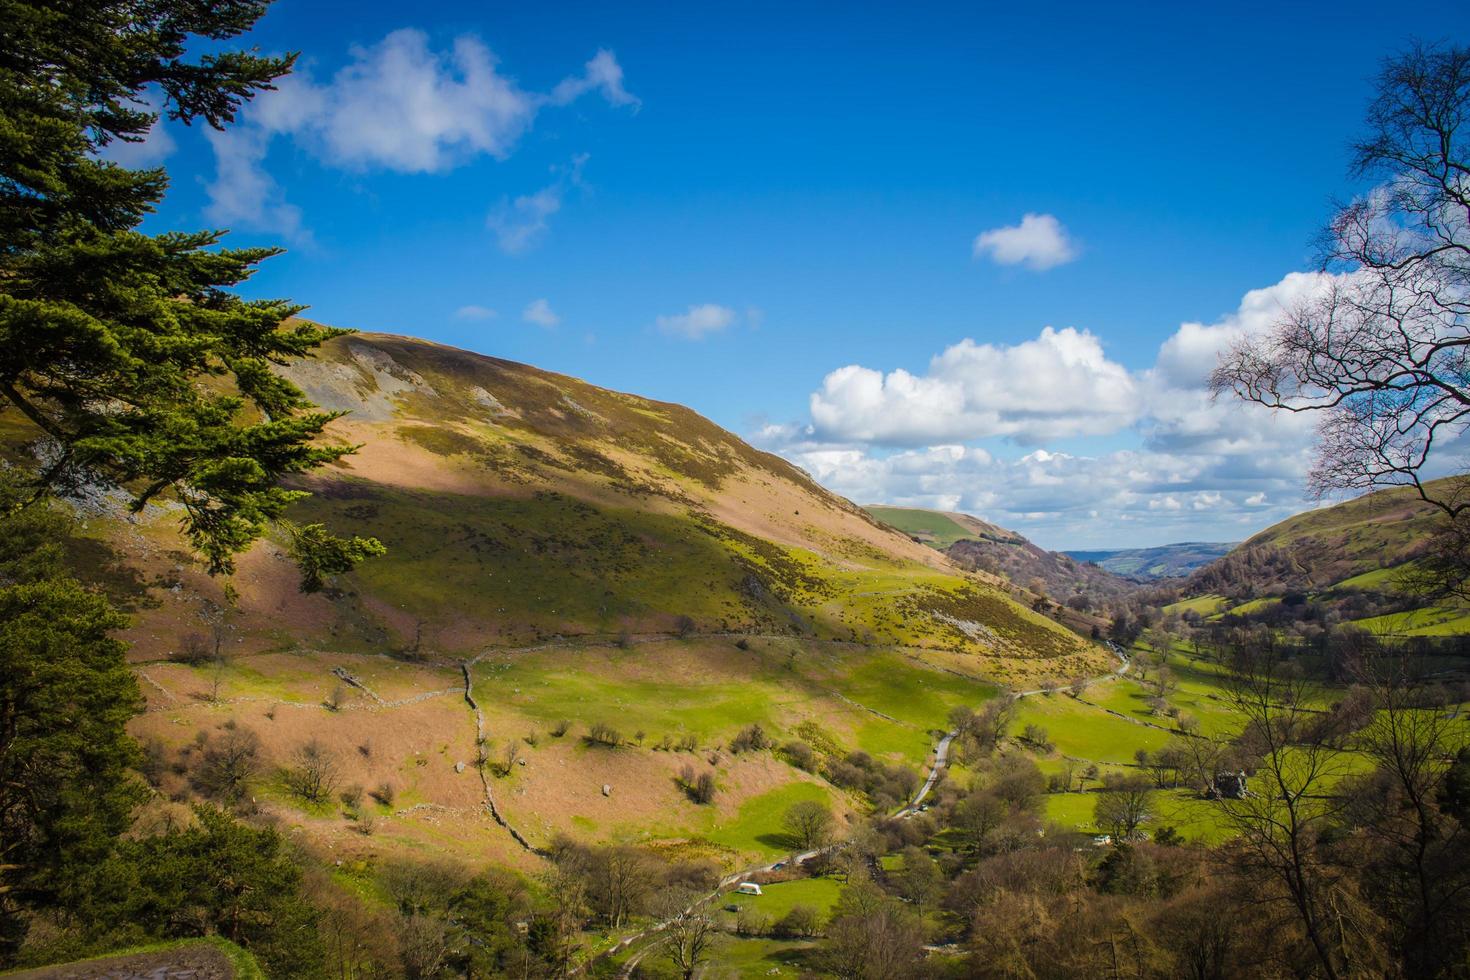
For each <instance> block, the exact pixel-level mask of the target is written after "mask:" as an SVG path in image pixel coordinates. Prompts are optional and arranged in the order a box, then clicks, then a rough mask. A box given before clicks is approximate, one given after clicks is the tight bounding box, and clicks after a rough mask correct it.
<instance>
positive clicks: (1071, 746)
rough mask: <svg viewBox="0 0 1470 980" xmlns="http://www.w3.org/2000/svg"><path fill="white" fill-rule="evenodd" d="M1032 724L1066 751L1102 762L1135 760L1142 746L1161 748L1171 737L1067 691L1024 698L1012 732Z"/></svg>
mask: <svg viewBox="0 0 1470 980" xmlns="http://www.w3.org/2000/svg"><path fill="white" fill-rule="evenodd" d="M1028 724H1035V725H1040V726H1041V727H1042V728H1045V729H1046V730H1047V734H1048V736H1049V738H1050V739H1051V742H1052V744H1053V745H1055V746H1056V750H1057V752H1059V753H1061V754H1062V755H1067V756H1072V757H1073V758H1076V759H1087V760H1090V761H1093V762H1099V763H1102V762H1114V763H1119V762H1132V761H1133V756H1134V754H1135V753H1136V752H1137V751H1138V750H1139V749H1147V750H1148V751H1150V752H1154V751H1157V750H1158V749H1160V748H1162V747H1163V746H1164V745H1165V744H1166V743H1167V742H1168V741H1169V739H1170V737H1171V736H1170V734H1169V733H1168V732H1161V731H1159V730H1158V729H1155V728H1146V727H1144V726H1143V725H1135V724H1132V723H1131V722H1127V721H1124V720H1123V719H1121V718H1116V717H1114V716H1113V715H1110V714H1108V713H1107V712H1105V711H1102V710H1101V709H1099V708H1094V707H1092V706H1090V705H1086V704H1082V703H1081V702H1079V701H1077V700H1075V699H1073V698H1071V697H1068V696H1067V695H1064V694H1053V695H1050V696H1043V697H1031V698H1026V699H1025V700H1024V701H1022V702H1021V704H1020V707H1019V708H1018V710H1017V711H1016V718H1015V720H1014V721H1013V722H1012V723H1011V730H1010V734H1011V735H1013V736H1016V735H1020V734H1021V731H1022V730H1023V729H1024V728H1025V727H1026V725H1028Z"/></svg>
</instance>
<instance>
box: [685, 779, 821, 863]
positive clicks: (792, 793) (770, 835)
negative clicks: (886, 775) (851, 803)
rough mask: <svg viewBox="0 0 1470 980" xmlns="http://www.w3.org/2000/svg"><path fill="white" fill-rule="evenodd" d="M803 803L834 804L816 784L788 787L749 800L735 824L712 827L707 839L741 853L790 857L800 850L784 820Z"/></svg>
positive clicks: (790, 784)
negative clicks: (794, 807)
mask: <svg viewBox="0 0 1470 980" xmlns="http://www.w3.org/2000/svg"><path fill="white" fill-rule="evenodd" d="M803 800H816V801H817V802H819V803H827V804H830V803H831V802H832V794H831V792H829V791H828V790H827V789H826V787H823V786H818V785H816V784H815V783H805V782H801V783H787V784H786V785H785V786H782V787H780V788H778V789H774V790H771V791H770V792H768V793H762V794H761V795H760V796H756V797H752V798H751V799H749V800H746V801H745V802H744V803H743V804H742V805H741V807H740V813H739V815H738V816H737V817H736V818H735V820H734V821H732V822H730V823H727V824H725V825H723V826H719V827H711V828H710V830H709V832H708V834H707V836H708V837H709V839H710V840H711V841H713V842H714V843H716V844H720V845H722V846H724V847H728V848H731V849H732V850H736V851H740V852H741V853H748V854H761V855H765V856H767V857H772V858H775V857H780V856H781V855H783V854H790V853H791V852H792V851H795V850H798V849H799V847H798V845H797V844H796V842H795V841H793V840H791V839H790V836H789V835H788V833H787V832H786V829H785V828H784V827H783V826H782V819H783V818H784V817H785V816H786V811H787V810H788V809H790V808H791V806H792V804H794V803H799V802H801V801H803Z"/></svg>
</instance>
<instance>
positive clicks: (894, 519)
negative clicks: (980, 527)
mask: <svg viewBox="0 0 1470 980" xmlns="http://www.w3.org/2000/svg"><path fill="white" fill-rule="evenodd" d="M866 509H867V511H868V513H869V514H872V515H873V516H874V517H876V518H878V520H880V521H882V522H883V523H884V524H887V525H889V526H891V527H896V528H898V529H899V530H900V531H902V532H903V533H905V534H908V535H911V536H913V537H916V538H918V539H920V540H921V541H923V542H924V543H925V544H932V545H933V546H934V547H936V548H939V549H940V550H943V549H945V548H948V547H949V546H950V545H952V544H954V543H955V542H956V541H966V540H971V539H973V538H974V537H975V533H974V532H973V531H971V530H969V529H968V528H966V527H965V526H964V525H962V524H960V523H958V522H957V521H955V520H953V519H952V518H950V517H948V516H946V515H944V514H941V513H938V512H937V511H932V510H912V509H910V508H908V507H868V508H866Z"/></svg>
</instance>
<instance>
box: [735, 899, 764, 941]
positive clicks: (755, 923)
mask: <svg viewBox="0 0 1470 980" xmlns="http://www.w3.org/2000/svg"><path fill="white" fill-rule="evenodd" d="M770 929H771V920H770V919H768V918H766V917H765V916H764V915H761V914H760V913H759V912H757V911H756V910H755V909H753V908H751V907H750V906H748V905H746V906H741V909H740V911H739V912H738V913H737V914H736V916H735V935H737V936H764V935H765V934H766V933H767V932H769V931H770Z"/></svg>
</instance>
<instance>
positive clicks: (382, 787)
mask: <svg viewBox="0 0 1470 980" xmlns="http://www.w3.org/2000/svg"><path fill="white" fill-rule="evenodd" d="M395 795H396V794H395V792H394V790H393V784H392V783H379V784H378V788H377V789H375V790H373V791H372V793H371V796H372V798H373V799H375V800H377V801H378V802H379V803H381V804H383V805H384V806H392V805H393V798H394V796H395Z"/></svg>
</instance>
